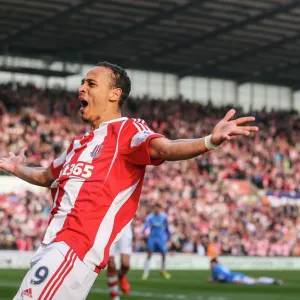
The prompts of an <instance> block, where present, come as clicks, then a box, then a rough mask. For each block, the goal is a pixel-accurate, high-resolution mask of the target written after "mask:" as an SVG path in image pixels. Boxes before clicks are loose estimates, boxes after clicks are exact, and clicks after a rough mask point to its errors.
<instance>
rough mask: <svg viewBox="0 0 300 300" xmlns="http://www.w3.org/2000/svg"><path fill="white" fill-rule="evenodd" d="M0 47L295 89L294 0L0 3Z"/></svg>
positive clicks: (298, 72)
mask: <svg viewBox="0 0 300 300" xmlns="http://www.w3.org/2000/svg"><path fill="white" fill-rule="evenodd" d="M0 45H1V46H2V48H1V50H2V54H10V55H18V56H24V57H26V56H27V57H40V58H45V59H46V60H48V61H52V60H53V61H54V60H62V61H70V62H81V63H91V64H94V63H96V62H98V61H102V60H109V61H111V62H115V63H118V64H120V65H122V66H125V67H127V68H138V69H145V70H151V71H164V72H172V73H177V74H179V75H180V76H189V75H201V76H211V77H219V78H227V79H233V80H235V81H237V82H239V83H243V82H247V81H255V82H265V83H273V84H282V85H287V86H291V87H293V88H295V89H297V88H300V80H299V78H300V68H299V67H300V0H264V1H261V0H101V1H96V0H85V1H83V0H82V1H80V0H51V1H48V0H26V1H23V0H0ZM39 72H40V70H39ZM67 75H68V74H64V76H67Z"/></svg>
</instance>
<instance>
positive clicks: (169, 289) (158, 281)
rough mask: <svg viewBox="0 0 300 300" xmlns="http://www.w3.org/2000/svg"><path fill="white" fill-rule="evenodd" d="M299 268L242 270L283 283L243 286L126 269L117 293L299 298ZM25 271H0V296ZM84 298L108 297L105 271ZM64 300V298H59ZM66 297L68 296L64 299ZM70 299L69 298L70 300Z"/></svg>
mask: <svg viewBox="0 0 300 300" xmlns="http://www.w3.org/2000/svg"><path fill="white" fill-rule="evenodd" d="M299 272H300V271H244V272H243V273H245V274H247V275H250V276H255V277H260V276H268V277H275V278H279V279H283V280H284V281H285V282H286V285H285V286H283V287H280V286H243V285H231V284H228V285H225V284H219V285H216V284H207V283H205V279H206V278H207V277H208V276H209V272H208V271H170V273H171V274H172V278H171V279H170V280H165V279H163V278H162V277H161V276H160V274H159V273H158V272H157V271H152V272H151V273H150V277H149V279H148V280H146V281H142V280H141V279H140V277H141V274H142V273H141V271H130V273H129V275H128V278H129V281H130V283H131V286H132V291H131V293H130V295H127V296H121V298H122V299H125V300H138V299H147V300H164V299H166V300H167V299H172V300H176V299H178V300H250V299H251V300H253V299H254V300H271V299H272V300H279V299H280V300H282V299H284V300H296V299H297V300H299V299H300V276H299ZM25 273H26V270H0V299H1V300H8V299H9V300H11V299H12V298H13V296H14V295H15V293H16V291H17V289H18V287H19V285H20V283H21V281H22V278H23V276H24V275H25ZM87 299H88V300H96V299H101V300H109V296H108V291H107V286H106V278H105V272H104V271H103V272H102V274H100V276H99V277H98V279H97V281H96V282H95V284H94V287H93V289H92V290H91V292H90V294H89V296H88V298H87ZM62 300H64V299H62ZM67 300H69V299H67ZM70 300H71V299H70Z"/></svg>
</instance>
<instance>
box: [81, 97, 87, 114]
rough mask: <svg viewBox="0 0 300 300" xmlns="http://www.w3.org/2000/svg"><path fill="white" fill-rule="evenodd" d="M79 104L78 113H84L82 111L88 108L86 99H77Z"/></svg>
mask: <svg viewBox="0 0 300 300" xmlns="http://www.w3.org/2000/svg"><path fill="white" fill-rule="evenodd" d="M79 100H80V103H81V107H80V111H81V113H83V112H84V110H85V109H86V108H87V107H88V106H89V102H88V101H87V100H86V99H83V98H79Z"/></svg>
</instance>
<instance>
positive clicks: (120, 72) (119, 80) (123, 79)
mask: <svg viewBox="0 0 300 300" xmlns="http://www.w3.org/2000/svg"><path fill="white" fill-rule="evenodd" d="M96 66H97V67H105V68H108V69H110V70H111V71H112V72H113V76H112V84H113V87H115V88H120V89H121V90H122V94H121V97H120V100H119V107H121V106H122V105H123V104H124V102H125V101H126V99H127V98H128V96H129V94H130V91H131V80H130V78H129V76H128V74H127V72H126V71H125V69H123V68H122V67H120V66H118V65H115V64H112V63H109V62H106V61H104V62H99V63H97V65H96Z"/></svg>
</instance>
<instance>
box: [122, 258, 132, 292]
mask: <svg viewBox="0 0 300 300" xmlns="http://www.w3.org/2000/svg"><path fill="white" fill-rule="evenodd" d="M129 268H130V254H128V253H121V267H120V270H119V281H120V287H121V290H122V291H123V293H124V294H125V295H127V294H129V292H130V284H129V282H128V280H127V277H126V274H127V273H128V271H129Z"/></svg>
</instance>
